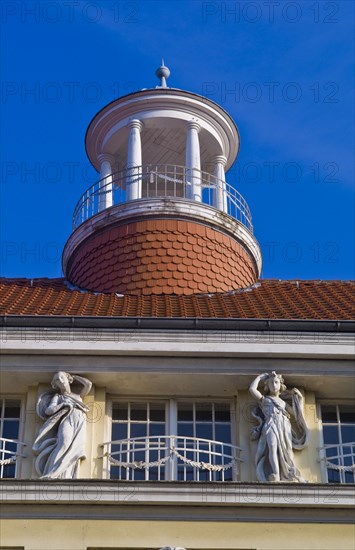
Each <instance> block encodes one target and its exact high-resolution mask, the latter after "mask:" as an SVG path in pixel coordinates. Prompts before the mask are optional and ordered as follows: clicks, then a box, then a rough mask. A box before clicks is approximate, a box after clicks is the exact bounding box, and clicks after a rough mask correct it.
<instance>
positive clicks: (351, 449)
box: [318, 442, 355, 483]
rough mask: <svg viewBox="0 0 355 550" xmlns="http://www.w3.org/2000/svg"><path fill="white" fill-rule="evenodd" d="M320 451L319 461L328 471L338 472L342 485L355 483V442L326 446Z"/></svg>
mask: <svg viewBox="0 0 355 550" xmlns="http://www.w3.org/2000/svg"><path fill="white" fill-rule="evenodd" d="M318 450H319V459H318V461H319V462H323V463H324V464H325V467H326V469H327V470H334V471H336V472H338V474H339V481H340V483H354V481H355V442H351V443H343V444H342V445H339V444H338V445H336V444H329V445H324V447H320V448H319V449H318Z"/></svg>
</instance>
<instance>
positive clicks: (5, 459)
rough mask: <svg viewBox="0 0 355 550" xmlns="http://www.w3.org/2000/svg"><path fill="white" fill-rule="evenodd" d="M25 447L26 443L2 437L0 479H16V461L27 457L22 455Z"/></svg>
mask: <svg viewBox="0 0 355 550" xmlns="http://www.w3.org/2000/svg"><path fill="white" fill-rule="evenodd" d="M25 446H26V443H24V442H23V441H19V440H18V439H6V438H5V437H0V478H3V477H15V465H16V461H17V459H18V457H24V456H25V455H24V454H23V453H22V447H25ZM11 466H12V467H11Z"/></svg>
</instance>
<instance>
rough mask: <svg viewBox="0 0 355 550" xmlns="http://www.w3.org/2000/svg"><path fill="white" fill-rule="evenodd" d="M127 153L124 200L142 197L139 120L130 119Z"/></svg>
mask: <svg viewBox="0 0 355 550" xmlns="http://www.w3.org/2000/svg"><path fill="white" fill-rule="evenodd" d="M129 127H130V132H129V139H128V153H127V180H126V200H128V201H132V200H134V199H140V198H142V142H141V130H142V128H143V124H142V122H141V121H140V120H136V119H135V120H131V122H130V123H129Z"/></svg>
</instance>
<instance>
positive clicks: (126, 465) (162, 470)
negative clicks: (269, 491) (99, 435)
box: [100, 435, 241, 481]
mask: <svg viewBox="0 0 355 550" xmlns="http://www.w3.org/2000/svg"><path fill="white" fill-rule="evenodd" d="M102 447H103V449H104V452H103V455H101V457H100V458H107V460H108V463H109V466H110V475H111V477H112V478H114V479H119V480H138V479H140V480H146V481H148V480H157V481H162V480H175V481H232V480H234V481H235V480H237V477H238V462H241V459H240V458H239V454H240V451H241V449H240V447H237V446H235V445H231V444H229V443H224V442H223V441H214V440H210V439H202V438H197V437H185V436H176V435H168V436H167V435H161V436H150V437H136V438H132V439H120V440H116V441H108V442H106V443H103V445H102ZM137 472H138V473H139V475H137V474H136V473H137Z"/></svg>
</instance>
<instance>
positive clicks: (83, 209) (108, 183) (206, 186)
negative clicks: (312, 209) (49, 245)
mask: <svg viewBox="0 0 355 550" xmlns="http://www.w3.org/2000/svg"><path fill="white" fill-rule="evenodd" d="M134 184H136V185H137V187H138V188H139V195H138V196H139V198H140V199H145V198H146V199H150V198H159V197H165V198H179V199H184V200H191V201H195V200H198V201H199V202H202V203H203V204H207V205H209V206H214V207H215V208H217V209H219V210H221V211H223V212H225V213H226V214H229V215H230V216H232V217H233V218H235V219H236V220H238V221H239V222H241V223H242V224H243V225H244V226H245V227H246V228H247V229H249V231H251V232H253V225H252V218H251V214H250V210H249V207H248V205H247V203H246V201H245V199H244V198H243V197H242V195H241V194H240V193H238V191H236V190H235V189H234V188H233V187H232V186H231V185H229V184H228V183H226V182H224V181H222V180H219V179H218V178H216V177H215V176H213V175H211V174H209V173H208V172H202V171H200V170H196V169H189V168H186V167H185V166H174V165H167V164H160V165H145V166H138V167H135V168H131V169H127V170H123V171H121V172H116V173H114V174H110V175H109V176H107V177H105V178H103V179H101V180H99V181H98V182H96V183H95V184H94V185H92V186H91V187H89V189H87V191H85V193H84V194H83V195H82V196H81V198H80V199H79V201H78V203H77V205H76V207H75V210H74V215H73V229H76V228H77V227H78V226H79V225H81V224H82V223H83V222H85V221H86V220H88V219H89V218H91V217H92V216H94V215H95V214H98V213H99V212H101V211H102V210H105V209H106V208H108V207H110V206H114V205H119V204H123V203H125V202H127V201H128V200H131V199H130V197H129V192H128V189H129V188H130V187H131V186H132V185H134ZM196 186H197V188H198V189H199V197H198V199H196V196H193V193H194V192H195V190H196Z"/></svg>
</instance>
